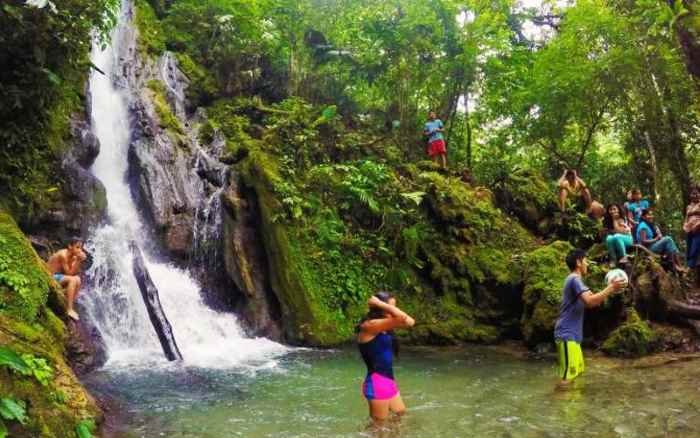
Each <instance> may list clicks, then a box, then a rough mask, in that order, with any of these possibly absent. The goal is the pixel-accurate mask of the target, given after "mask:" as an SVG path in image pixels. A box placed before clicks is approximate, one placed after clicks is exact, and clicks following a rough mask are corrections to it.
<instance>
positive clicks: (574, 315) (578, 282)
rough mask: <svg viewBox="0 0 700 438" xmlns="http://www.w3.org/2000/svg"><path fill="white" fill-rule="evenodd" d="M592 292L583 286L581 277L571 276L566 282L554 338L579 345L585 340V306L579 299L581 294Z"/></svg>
mask: <svg viewBox="0 0 700 438" xmlns="http://www.w3.org/2000/svg"><path fill="white" fill-rule="evenodd" d="M588 290H590V288H589V287H588V286H586V285H585V284H583V280H582V279H581V276H579V275H578V274H569V276H568V277H566V280H565V281H564V290H563V291H562V300H561V307H560V308H559V319H558V320H557V324H556V325H555V326H554V338H555V339H558V340H561V341H576V342H578V343H579V344H580V343H581V341H582V340H583V311H584V309H585V307H586V306H585V305H584V303H583V301H582V300H580V299H579V298H580V297H581V294H582V293H584V292H586V291H588Z"/></svg>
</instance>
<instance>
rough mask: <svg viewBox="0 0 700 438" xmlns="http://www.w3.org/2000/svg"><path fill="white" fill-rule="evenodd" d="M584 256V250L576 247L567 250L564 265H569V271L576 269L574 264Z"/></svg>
mask: <svg viewBox="0 0 700 438" xmlns="http://www.w3.org/2000/svg"><path fill="white" fill-rule="evenodd" d="M585 257H586V251H584V250H582V249H580V248H576V249H573V250H571V251H570V252H569V254H567V255H566V266H568V267H569V270H570V271H573V270H574V269H576V264H577V263H578V261H579V260H583V259H584V258H585Z"/></svg>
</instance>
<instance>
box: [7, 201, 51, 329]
mask: <svg viewBox="0 0 700 438" xmlns="http://www.w3.org/2000/svg"><path fill="white" fill-rule="evenodd" d="M49 281H50V280H49V276H48V273H47V272H46V270H45V268H44V267H43V262H41V261H40V260H39V258H38V256H37V255H36V252H34V249H33V248H32V247H31V245H30V244H29V242H28V241H27V239H26V238H25V237H24V235H23V234H22V232H21V231H20V230H19V229H18V228H17V225H16V224H15V222H14V221H13V220H12V218H11V217H10V216H9V215H8V214H6V213H3V212H2V211H0V313H2V312H7V313H9V314H11V315H15V316H17V317H19V318H21V319H24V320H26V321H33V320H34V319H35V318H36V316H37V314H38V312H39V309H40V308H41V307H42V306H43V305H44V304H45V303H46V300H47V297H48V292H49V287H50V285H49Z"/></svg>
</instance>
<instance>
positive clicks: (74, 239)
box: [68, 236, 83, 246]
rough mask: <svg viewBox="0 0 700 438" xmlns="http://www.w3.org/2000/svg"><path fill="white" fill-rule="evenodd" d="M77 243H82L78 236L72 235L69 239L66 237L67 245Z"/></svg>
mask: <svg viewBox="0 0 700 438" xmlns="http://www.w3.org/2000/svg"><path fill="white" fill-rule="evenodd" d="M78 243H83V239H82V238H80V237H78V236H73V237H71V238H70V239H68V246H73V245H76V244H78Z"/></svg>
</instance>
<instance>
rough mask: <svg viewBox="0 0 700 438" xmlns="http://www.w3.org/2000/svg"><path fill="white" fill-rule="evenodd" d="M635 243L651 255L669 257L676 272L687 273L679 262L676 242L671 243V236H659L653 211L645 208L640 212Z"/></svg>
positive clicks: (679, 254) (659, 230) (659, 232)
mask: <svg viewBox="0 0 700 438" xmlns="http://www.w3.org/2000/svg"><path fill="white" fill-rule="evenodd" d="M637 242H639V243H641V244H642V245H644V246H645V247H647V248H648V249H649V250H650V251H651V252H653V253H656V254H661V255H666V256H669V257H670V258H671V260H672V261H673V268H674V269H675V270H676V271H678V272H686V271H687V269H686V268H685V267H684V266H683V263H682V262H681V253H680V251H678V246H676V242H674V241H673V238H672V237H671V236H664V235H663V234H661V229H660V228H659V227H658V225H656V224H655V223H654V211H653V210H652V209H651V208H646V209H644V210H643V211H642V215H641V217H640V221H639V225H638V226H637Z"/></svg>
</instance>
